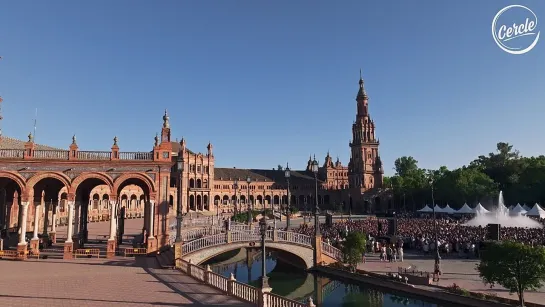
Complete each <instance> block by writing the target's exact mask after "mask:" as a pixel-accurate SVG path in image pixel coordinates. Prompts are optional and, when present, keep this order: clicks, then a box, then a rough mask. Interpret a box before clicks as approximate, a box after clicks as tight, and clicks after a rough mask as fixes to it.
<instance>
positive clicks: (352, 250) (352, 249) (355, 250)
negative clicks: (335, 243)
mask: <svg viewBox="0 0 545 307" xmlns="http://www.w3.org/2000/svg"><path fill="white" fill-rule="evenodd" d="M366 243H367V240H366V238H365V234H364V233H362V232H350V233H348V235H347V236H346V240H345V241H344V244H343V257H344V262H345V263H348V264H349V265H350V267H351V268H355V267H356V266H357V265H358V263H359V262H360V261H361V260H362V257H363V254H364V253H365V245H366Z"/></svg>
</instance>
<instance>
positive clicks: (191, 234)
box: [169, 227, 225, 245]
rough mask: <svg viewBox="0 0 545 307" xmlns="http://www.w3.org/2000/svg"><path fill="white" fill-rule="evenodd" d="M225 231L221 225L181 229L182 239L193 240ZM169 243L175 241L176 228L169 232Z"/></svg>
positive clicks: (185, 240)
mask: <svg viewBox="0 0 545 307" xmlns="http://www.w3.org/2000/svg"><path fill="white" fill-rule="evenodd" d="M223 231H225V229H223V228H221V227H206V228H197V229H189V230H182V241H184V242H187V241H193V240H196V239H200V238H203V237H206V236H211V235H217V234H220V233H222V232H223ZM169 241H170V242H169V245H172V244H173V243H174V242H175V241H176V230H174V231H170V232H169Z"/></svg>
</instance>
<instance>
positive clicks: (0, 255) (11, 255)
mask: <svg viewBox="0 0 545 307" xmlns="http://www.w3.org/2000/svg"><path fill="white" fill-rule="evenodd" d="M18 257H19V253H18V252H17V251H14V250H1V251H0V259H10V260H11V259H18Z"/></svg>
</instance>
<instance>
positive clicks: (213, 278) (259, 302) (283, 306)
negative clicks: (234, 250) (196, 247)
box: [177, 259, 316, 307]
mask: <svg viewBox="0 0 545 307" xmlns="http://www.w3.org/2000/svg"><path fill="white" fill-rule="evenodd" d="M177 264H178V267H177V269H179V270H180V271H182V272H183V273H186V274H187V275H189V276H191V277H193V278H195V279H197V280H199V281H201V282H203V283H204V284H206V285H209V286H211V287H213V288H216V289H219V290H221V291H223V292H224V293H227V294H228V295H231V296H234V297H236V298H239V299H241V300H243V301H246V302H250V303H252V304H254V305H256V306H259V307H265V306H267V307H316V306H315V305H314V303H313V302H312V299H309V301H308V303H300V302H297V301H294V300H290V299H288V298H285V297H282V296H280V295H277V294H272V293H270V292H266V291H262V290H261V289H258V288H255V287H252V286H250V285H247V284H245V283H242V282H239V281H237V280H236V279H235V277H234V275H233V274H231V277H230V278H227V277H224V276H222V275H220V274H217V273H214V272H212V270H211V269H210V266H206V269H205V268H203V267H201V266H198V265H194V264H192V263H191V261H189V262H187V261H185V260H182V259H178V261H177Z"/></svg>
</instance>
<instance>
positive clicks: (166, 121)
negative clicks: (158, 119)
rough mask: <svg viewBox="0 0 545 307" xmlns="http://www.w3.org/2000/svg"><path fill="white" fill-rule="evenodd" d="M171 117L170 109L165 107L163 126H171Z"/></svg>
mask: <svg viewBox="0 0 545 307" xmlns="http://www.w3.org/2000/svg"><path fill="white" fill-rule="evenodd" d="M169 119H170V117H168V111H167V109H165V115H163V128H170V123H169Z"/></svg>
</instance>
